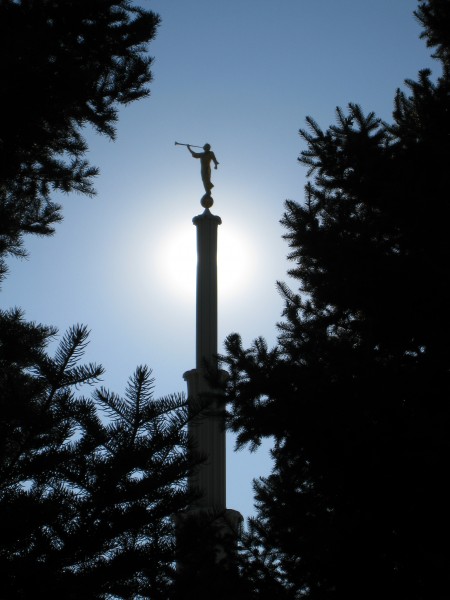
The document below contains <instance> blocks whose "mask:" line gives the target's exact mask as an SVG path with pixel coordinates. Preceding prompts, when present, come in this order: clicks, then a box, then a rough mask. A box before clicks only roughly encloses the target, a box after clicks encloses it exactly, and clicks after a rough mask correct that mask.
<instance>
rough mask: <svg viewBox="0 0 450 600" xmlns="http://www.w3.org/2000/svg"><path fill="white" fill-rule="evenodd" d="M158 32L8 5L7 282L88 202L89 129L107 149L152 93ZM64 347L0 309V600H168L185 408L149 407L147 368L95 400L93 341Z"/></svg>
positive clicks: (76, 339) (143, 16)
mask: <svg viewBox="0 0 450 600" xmlns="http://www.w3.org/2000/svg"><path fill="white" fill-rule="evenodd" d="M158 22H159V18H158V17H157V16H156V15H155V14H154V13H152V12H150V11H148V10H144V9H141V8H137V7H136V6H135V4H134V3H132V2H128V1H126V0H120V1H113V0H89V1H86V2H81V1H78V0H73V1H71V0H0V77H1V81H2V96H1V109H0V275H2V274H4V272H5V263H4V259H5V258H6V257H7V256H8V255H23V254H24V253H25V250H24V247H23V236H24V235H26V234H39V235H49V234H51V233H52V232H53V227H54V225H55V224H56V223H57V222H58V221H60V220H61V218H62V216H61V209H60V207H59V206H58V205H56V204H55V203H54V202H53V201H52V198H51V196H52V192H54V191H55V190H56V191H63V192H72V191H76V192H80V193H84V194H91V193H93V191H94V190H93V187H92V178H93V176H94V175H95V174H96V172H97V171H96V169H95V168H94V167H92V166H91V165H89V164H88V163H87V161H86V159H85V154H86V151H87V145H86V142H85V140H84V137H83V128H84V127H85V126H90V127H94V128H95V129H96V130H97V131H98V132H99V133H101V134H104V135H107V136H109V137H110V138H113V137H114V124H115V121H116V118H117V108H118V107H119V106H120V105H122V104H126V103H128V102H132V101H134V100H137V99H139V98H142V97H144V96H146V95H147V94H148V89H147V88H146V84H147V83H148V82H149V81H150V79H151V72H150V65H151V59H150V58H149V57H148V54H147V46H148V42H150V41H151V40H152V39H153V37H154V35H155V32H156V28H157V25H158ZM56 335H57V331H56V329H55V328H53V327H48V326H43V325H39V324H36V323H29V322H27V321H26V320H25V318H24V315H23V314H22V313H21V311H20V310H18V309H12V310H9V311H8V310H1V311H0V597H1V598H2V599H5V600H6V599H7V600H19V599H20V600H25V599H29V598H34V597H39V598H40V597H43V598H46V599H47V600H53V599H54V600H57V599H58V600H61V598H65V599H66V600H70V599H73V600H81V599H86V600H89V599H91V600H94V599H95V600H100V599H102V600H106V599H107V598H108V599H113V598H114V599H120V598H123V599H127V600H129V599H131V598H136V599H137V598H151V599H152V600H153V599H155V600H158V599H161V600H162V599H164V600H167V598H169V597H170V595H171V593H172V592H171V590H172V584H173V580H174V575H175V571H174V562H175V547H174V543H175V539H174V523H173V516H174V515H176V514H177V513H178V512H180V511H183V510H185V509H186V507H187V505H188V503H189V501H190V494H189V493H188V492H187V490H186V488H185V484H186V480H187V477H188V475H189V473H190V471H191V468H192V464H193V458H192V455H190V456H191V458H189V459H188V458H187V439H186V421H187V418H188V414H187V406H186V400H185V399H184V398H183V397H181V396H179V395H174V396H170V397H167V398H162V399H158V400H157V399H154V398H153V379H152V377H151V371H150V370H149V369H148V368H147V367H139V368H138V369H136V372H135V373H134V375H133V376H132V377H131V378H130V380H129V383H128V387H127V389H126V392H125V395H124V397H120V396H118V395H116V394H113V393H111V392H108V391H107V390H106V389H105V388H102V387H98V388H97V389H96V390H95V391H93V392H92V393H89V394H88V392H87V390H88V391H89V389H90V388H89V386H94V385H95V386H99V385H100V378H101V376H102V374H103V369H102V367H101V366H99V365H96V364H85V365H84V364H82V362H81V359H82V356H83V353H84V350H85V347H86V344H87V342H88V330H87V328H86V327H84V326H79V325H77V326H75V327H72V328H71V329H70V330H69V331H68V332H67V334H66V335H64V336H63V337H62V339H61V341H60V343H59V346H58V347H57V349H56V351H55V352H50V351H49V345H50V344H52V346H53V345H54V343H55V338H56ZM80 388H81V389H80ZM86 394H87V396H86Z"/></svg>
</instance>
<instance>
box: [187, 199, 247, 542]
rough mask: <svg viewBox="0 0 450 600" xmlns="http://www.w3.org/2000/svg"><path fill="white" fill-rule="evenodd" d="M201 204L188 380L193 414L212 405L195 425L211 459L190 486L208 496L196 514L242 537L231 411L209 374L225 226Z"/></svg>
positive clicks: (208, 203) (213, 363)
mask: <svg viewBox="0 0 450 600" xmlns="http://www.w3.org/2000/svg"><path fill="white" fill-rule="evenodd" d="M201 204H202V206H203V208H204V211H203V213H202V214H200V215H197V216H196V217H194V218H193V220H192V221H193V223H194V225H195V227H196V228H197V301H196V366H195V369H192V370H190V371H187V372H186V373H184V379H185V380H186V382H187V387H188V396H189V399H190V402H191V403H192V404H191V406H192V409H193V410H194V411H196V410H197V407H198V405H199V403H202V404H203V403H204V402H206V403H207V408H206V409H205V411H204V412H203V413H202V414H201V415H200V417H198V418H195V419H194V420H193V421H192V422H191V423H190V424H189V434H190V436H191V439H192V440H193V442H194V446H195V448H196V450H197V451H198V452H199V453H201V454H202V455H204V456H206V457H207V458H206V462H205V463H204V464H202V465H200V466H199V467H198V468H197V470H196V472H195V473H194V475H193V476H192V477H191V479H190V481H189V485H190V487H192V488H195V489H198V490H199V491H200V492H201V495H202V496H201V498H200V500H199V501H198V502H197V503H196V505H195V506H193V507H192V510H203V511H210V512H211V513H214V514H216V515H221V520H222V522H223V524H222V527H226V528H231V529H232V530H233V531H235V532H236V533H237V532H238V531H239V528H240V524H241V522H242V516H241V515H240V513H239V512H238V511H235V510H231V509H227V508H226V457H225V450H226V446H225V440H226V435H225V407H224V404H223V402H222V401H221V397H220V394H218V392H217V390H214V389H213V388H212V387H211V384H210V382H209V381H208V378H207V375H208V370H213V371H214V370H216V369H217V359H216V355H217V234H218V226H219V225H220V224H221V223H222V220H221V218H220V217H218V216H216V215H213V214H212V213H211V212H210V210H209V209H210V208H211V207H212V204H213V199H212V198H211V196H210V194H205V196H203V198H202V200H201ZM219 375H220V374H219ZM222 375H223V376H225V372H223V373H222Z"/></svg>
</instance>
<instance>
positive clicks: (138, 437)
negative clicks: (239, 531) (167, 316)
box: [0, 311, 192, 600]
mask: <svg viewBox="0 0 450 600" xmlns="http://www.w3.org/2000/svg"><path fill="white" fill-rule="evenodd" d="M54 334H55V331H54V330H52V329H50V328H45V327H42V326H38V325H32V324H29V323H26V322H24V320H23V317H22V316H21V314H20V313H19V312H18V311H15V312H13V313H8V314H4V313H1V314H0V339H1V340H2V344H1V345H0V366H1V369H0V373H1V380H0V400H1V405H0V410H1V415H2V418H1V421H0V427H1V437H0V440H1V441H0V444H1V449H0V524H1V526H0V527H1V535H0V539H1V543H0V573H1V582H2V585H1V597H2V598H5V599H6V598H8V600H13V599H16V598H17V599H19V598H20V599H22V598H31V597H34V596H45V597H46V598H48V599H49V600H51V599H53V598H54V599H55V600H56V599H57V598H58V599H60V598H67V599H70V598H73V599H77V600H78V599H79V598H86V599H89V598H92V599H100V598H124V599H129V598H152V599H158V598H161V599H163V598H164V599H167V598H168V597H170V593H171V586H172V584H173V580H174V574H175V570H174V559H175V537H174V522H173V517H174V515H176V514H177V513H179V512H181V511H182V510H184V509H185V508H186V506H187V504H188V502H189V500H190V496H189V494H188V492H187V490H186V488H185V486H186V478H187V476H188V474H189V473H190V470H191V466H192V465H191V461H188V459H187V453H186V446H187V437H186V435H187V434H186V428H185V425H186V421H187V406H186V401H185V400H184V399H183V398H182V397H181V396H179V395H178V396H177V395H174V396H170V397H166V398H162V399H159V400H155V399H153V395H152V387H153V379H152V378H151V371H150V370H149V369H148V368H146V367H139V368H138V369H137V370H136V372H135V374H134V375H133V377H131V378H130V380H129V384H128V387H127V390H126V394H125V397H124V398H120V397H119V396H117V395H116V394H113V393H110V392H108V391H106V390H105V389H103V388H100V389H97V390H96V391H95V392H94V393H93V396H92V398H90V399H89V398H85V397H83V396H78V395H77V393H76V388H77V387H79V386H80V385H83V386H86V385H92V384H94V383H96V382H98V380H99V377H100V376H101V375H102V373H103V369H102V368H101V367H100V366H97V365H94V364H89V365H80V364H79V360H80V358H81V356H82V354H83V350H84V347H85V346H86V343H87V336H88V331H87V329H86V327H82V326H76V327H74V328H72V329H71V330H70V331H69V332H68V333H67V334H66V335H65V336H64V337H63V338H62V340H61V342H60V345H59V347H58V349H57V351H56V354H55V356H54V357H53V358H51V357H50V356H48V354H47V353H46V351H45V350H46V345H47V344H48V342H49V340H50V338H51V337H52V336H54Z"/></svg>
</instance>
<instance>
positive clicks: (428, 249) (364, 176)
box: [223, 0, 450, 600]
mask: <svg viewBox="0 0 450 600" xmlns="http://www.w3.org/2000/svg"><path fill="white" fill-rule="evenodd" d="M416 16H417V18H418V19H419V20H420V22H421V23H422V25H423V27H424V35H423V37H424V38H426V40H427V42H428V44H429V45H430V46H431V47H432V48H433V49H434V50H435V54H436V56H437V57H438V58H439V59H440V61H441V63H442V66H443V69H442V74H440V76H439V77H437V78H436V79H435V80H434V79H433V78H432V77H431V73H430V72H429V71H426V70H424V71H421V72H420V73H419V76H418V79H417V81H407V82H406V87H407V91H406V92H405V91H400V90H399V91H398V92H397V95H396V98H395V109H394V113H393V122H392V123H383V122H382V121H381V120H380V119H378V118H377V117H376V116H375V114H374V113H368V114H365V113H364V112H363V110H362V109H361V108H360V107H359V106H357V105H355V104H349V106H348V109H347V110H342V109H339V108H338V109H337V112H336V117H337V118H336V123H335V124H334V125H332V126H330V127H329V128H328V129H327V130H322V128H321V127H320V126H319V125H318V124H317V123H316V122H315V121H314V120H313V119H312V118H308V119H307V129H305V130H302V131H301V132H300V134H301V137H302V139H303V140H304V141H305V142H306V149H305V150H304V151H302V153H301V156H300V159H299V160H300V162H301V163H302V164H303V165H306V166H307V167H308V168H309V172H308V173H309V177H310V180H309V182H308V184H307V186H306V190H305V193H306V197H305V201H304V202H303V203H302V204H299V203H297V202H293V201H288V202H286V210H285V214H284V216H283V219H282V224H283V225H284V227H285V230H286V233H285V236H284V237H285V239H286V240H287V242H288V244H289V247H290V254H289V259H290V260H291V262H292V268H291V270H290V274H291V275H292V277H293V278H294V279H296V280H297V281H298V282H299V289H298V291H297V292H294V291H291V290H290V289H289V288H288V287H287V286H286V285H285V284H279V290H280V292H281V294H282V295H283V297H284V299H285V310H284V314H283V320H282V322H281V323H280V324H279V330H280V334H279V338H278V345H277V347H276V348H274V349H269V348H267V345H266V344H265V342H264V340H262V339H259V340H257V341H256V342H255V343H254V345H253V346H252V347H251V348H249V349H244V348H243V347H242V343H241V340H240V338H239V336H238V335H236V334H233V335H231V336H229V338H228V339H227V342H226V348H227V354H226V355H225V356H224V357H223V360H224V362H225V364H227V365H228V366H229V368H230V372H231V377H230V380H229V383H228V399H229V401H230V403H231V418H230V426H231V428H232V429H233V430H234V431H235V432H237V434H238V444H239V445H243V444H246V443H250V444H253V445H257V444H258V443H259V442H260V440H261V439H262V438H263V437H266V436H273V437H274V439H275V444H274V449H273V459H274V469H273V472H272V474H271V475H270V476H269V477H267V478H263V479H261V480H259V481H258V482H256V483H255V492H256V506H257V518H256V519H254V520H253V522H252V524H251V527H250V531H249V543H250V545H251V547H253V548H263V549H264V552H265V555H264V559H263V561H262V565H261V564H258V561H257V560H254V561H253V564H254V568H255V575H254V578H255V581H256V584H257V587H258V589H259V590H260V597H261V598H264V597H265V596H264V586H265V585H266V583H270V578H271V577H272V578H273V577H275V579H277V580H278V581H279V582H280V583H282V585H283V588H284V590H285V591H286V592H287V593H288V594H290V597H291V598H301V597H305V596H306V597H307V598H311V599H313V598H314V599H315V598H317V599H325V598H326V599H328V598H330V599H331V598H346V599H350V598H355V599H356V598H366V599H370V598H373V599H375V598H377V599H378V598H380V597H384V596H385V595H386V594H389V595H392V596H393V597H397V598H410V599H417V600H419V599H420V600H425V599H427V598H436V599H437V598H439V599H442V600H443V599H444V598H445V597H446V595H447V594H448V586H447V583H446V582H447V576H448V564H449V559H450V552H449V550H448V545H447V539H448V537H449V535H450V518H449V509H448V507H449V505H450V496H449V493H448V490H447V487H448V486H447V485H446V475H445V474H446V473H447V472H448V470H449V468H450V464H449V457H450V439H449V436H448V429H449V426H450V406H449V400H448V398H449V392H450V379H449V367H450V351H449V340H450V312H449V306H450V293H449V291H448V277H449V264H450V242H449V239H450V238H449V236H448V231H447V230H448V222H449V220H450V208H449V206H450V205H449V202H448V191H449V189H450V175H449V173H450V171H449V169H448V165H447V162H448V156H449V155H450V72H449V69H448V56H449V51H450V36H449V35H448V32H449V31H450V10H449V7H448V2H440V1H433V0H429V1H428V2H422V3H420V4H419V6H418V9H417V12H416ZM264 569H266V571H264Z"/></svg>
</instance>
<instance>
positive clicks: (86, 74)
mask: <svg viewBox="0 0 450 600" xmlns="http://www.w3.org/2000/svg"><path fill="white" fill-rule="evenodd" d="M158 23H159V17H158V16H157V15H156V14H154V13H153V12H151V11H149V10H145V9H143V8H138V7H136V6H135V5H134V4H132V3H131V2H129V1H128V0H90V1H89V2H79V1H78V0H1V2H0V80H1V82H2V95H1V100H0V276H1V275H2V274H4V272H5V270H6V265H5V261H4V259H5V257H6V256H7V255H8V254H13V255H16V256H21V255H23V254H24V253H25V250H24V247H23V236H24V235H26V234H37V235H50V234H52V233H53V231H54V225H55V224H56V223H58V222H59V221H60V220H61V219H62V214H61V207H60V206H59V205H58V204H57V203H55V202H54V201H53V200H52V199H51V193H52V192H53V191H55V190H57V191H60V192H64V193H68V192H72V191H75V192H79V193H82V194H88V195H92V194H93V193H94V188H93V178H94V176H95V175H96V174H97V172H98V170H97V168H96V167H94V166H92V165H90V164H89V163H88V161H87V160H86V153H87V150H88V148H87V143H86V140H85V137H84V131H83V130H84V129H85V128H86V127H87V126H89V127H91V128H94V130H96V131H97V132H98V133H100V134H103V135H106V136H108V137H109V138H111V139H113V138H114V135H115V122H116V121H117V110H118V107H119V106H121V105H123V104H128V103H130V102H133V101H135V100H138V99H140V98H142V97H144V96H147V95H148V94H149V90H148V88H147V87H146V85H147V83H148V82H149V81H151V71H150V66H151V64H152V59H151V58H150V57H149V56H148V54H147V47H148V43H149V42H150V41H151V40H152V39H153V38H154V36H155V34H156V30H157V26H158Z"/></svg>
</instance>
